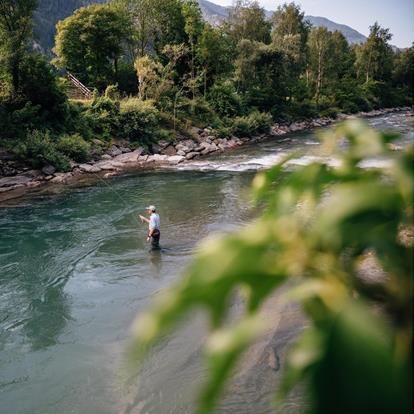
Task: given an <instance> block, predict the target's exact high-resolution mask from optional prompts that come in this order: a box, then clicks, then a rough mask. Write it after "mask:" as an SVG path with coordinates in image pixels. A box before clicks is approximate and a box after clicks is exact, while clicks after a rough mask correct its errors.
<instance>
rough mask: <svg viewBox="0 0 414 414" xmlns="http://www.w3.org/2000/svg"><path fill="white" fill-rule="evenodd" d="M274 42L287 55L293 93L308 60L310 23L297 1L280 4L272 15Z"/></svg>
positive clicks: (288, 83) (287, 73)
mask: <svg viewBox="0 0 414 414" xmlns="http://www.w3.org/2000/svg"><path fill="white" fill-rule="evenodd" d="M272 22H273V29H272V44H273V46H274V47H276V49H277V50H279V51H281V52H283V53H284V55H285V56H286V60H285V70H286V75H285V76H286V81H287V85H288V88H289V90H290V95H292V93H293V88H294V85H295V84H297V81H298V78H299V76H300V75H301V74H302V73H303V72H304V70H305V67H306V60H307V41H308V35H309V31H310V27H311V26H310V24H309V22H307V21H306V20H305V14H304V13H303V12H302V11H301V9H300V7H299V6H298V5H296V4H295V3H289V4H287V3H285V4H283V5H282V6H279V7H278V8H277V10H276V11H275V13H274V14H273V17H272Z"/></svg>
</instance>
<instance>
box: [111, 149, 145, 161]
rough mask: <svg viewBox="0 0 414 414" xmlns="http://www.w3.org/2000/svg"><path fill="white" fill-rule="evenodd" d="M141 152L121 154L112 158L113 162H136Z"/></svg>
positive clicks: (139, 150)
mask: <svg viewBox="0 0 414 414" xmlns="http://www.w3.org/2000/svg"><path fill="white" fill-rule="evenodd" d="M141 152H142V150H141V149H137V150H135V151H132V152H128V153H126V154H121V155H118V156H116V157H114V158H113V161H116V162H122V163H129V162H137V161H138V157H139V156H140V155H141Z"/></svg>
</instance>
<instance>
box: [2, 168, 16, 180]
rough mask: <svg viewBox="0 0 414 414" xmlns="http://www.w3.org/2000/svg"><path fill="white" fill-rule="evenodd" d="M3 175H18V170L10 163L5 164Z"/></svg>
mask: <svg viewBox="0 0 414 414" xmlns="http://www.w3.org/2000/svg"><path fill="white" fill-rule="evenodd" d="M2 170H3V175H4V176H5V177H13V176H15V175H17V173H18V171H17V170H16V168H13V167H10V166H8V165H5V166H4V167H3V168H2Z"/></svg>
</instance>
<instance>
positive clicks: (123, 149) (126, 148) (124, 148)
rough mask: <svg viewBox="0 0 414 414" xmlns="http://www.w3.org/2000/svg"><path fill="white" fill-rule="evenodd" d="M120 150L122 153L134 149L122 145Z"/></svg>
mask: <svg viewBox="0 0 414 414" xmlns="http://www.w3.org/2000/svg"><path fill="white" fill-rule="evenodd" d="M119 150H120V151H121V152H122V154H126V153H128V152H131V151H132V150H131V148H128V147H120V148H119Z"/></svg>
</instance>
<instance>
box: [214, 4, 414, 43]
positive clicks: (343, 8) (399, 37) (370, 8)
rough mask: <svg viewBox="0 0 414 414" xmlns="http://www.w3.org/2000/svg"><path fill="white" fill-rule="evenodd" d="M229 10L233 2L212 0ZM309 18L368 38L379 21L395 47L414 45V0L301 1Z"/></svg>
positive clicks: (273, 5)
mask: <svg viewBox="0 0 414 414" xmlns="http://www.w3.org/2000/svg"><path fill="white" fill-rule="evenodd" d="M211 1H212V2H213V3H216V4H220V5H222V6H229V5H231V4H232V0H211ZM287 1H288V2H289V1H290V0H287ZM285 2H286V1H279V0H259V3H260V4H261V5H262V6H263V7H264V8H266V9H267V10H275V9H276V8H277V7H278V5H280V4H283V3H285ZM295 3H297V4H299V5H300V6H301V7H302V10H304V11H305V14H307V15H311V16H322V17H326V18H328V19H330V20H333V21H334V22H336V23H341V24H346V25H347V26H350V27H352V28H353V29H355V30H357V31H358V32H360V33H362V34H364V35H365V36H367V35H368V33H369V26H371V25H372V24H373V23H374V22H375V21H378V23H379V24H380V25H381V26H382V27H387V28H389V29H390V31H391V33H392V34H393V35H394V36H393V38H392V41H391V43H392V44H393V45H395V46H398V47H401V48H404V47H409V46H411V43H412V42H413V41H414V0H394V1H392V0H339V1H338V0H297V1H295Z"/></svg>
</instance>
